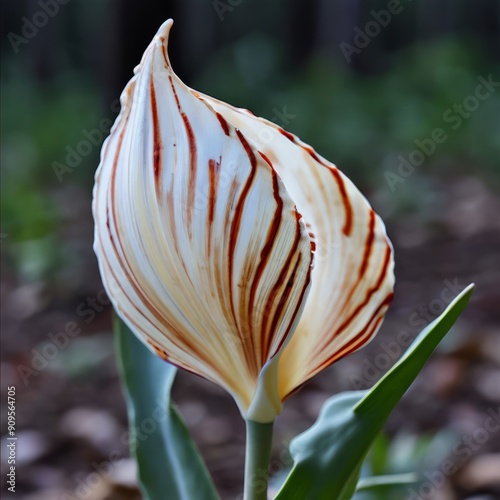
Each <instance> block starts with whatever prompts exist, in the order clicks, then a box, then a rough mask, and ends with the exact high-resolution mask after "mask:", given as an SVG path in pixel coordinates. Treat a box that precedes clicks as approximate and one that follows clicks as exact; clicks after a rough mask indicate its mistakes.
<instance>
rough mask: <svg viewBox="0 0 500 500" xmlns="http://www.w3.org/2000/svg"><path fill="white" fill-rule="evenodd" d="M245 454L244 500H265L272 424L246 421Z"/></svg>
mask: <svg viewBox="0 0 500 500" xmlns="http://www.w3.org/2000/svg"><path fill="white" fill-rule="evenodd" d="M246 424H247V444H246V454H245V497H244V498H245V500H267V480H268V475H269V458H270V457H271V443H272V437H273V422H271V423H269V424H261V423H259V422H254V421H252V420H247V421H246Z"/></svg>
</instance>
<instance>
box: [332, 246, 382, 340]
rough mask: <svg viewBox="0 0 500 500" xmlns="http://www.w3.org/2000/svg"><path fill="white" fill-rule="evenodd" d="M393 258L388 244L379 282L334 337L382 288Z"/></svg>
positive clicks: (336, 333)
mask: <svg viewBox="0 0 500 500" xmlns="http://www.w3.org/2000/svg"><path fill="white" fill-rule="evenodd" d="M390 258H391V248H390V247H389V245H388V244H387V246H386V250H385V258H384V264H383V265H382V268H381V270H380V274H379V276H378V279H377V282H376V283H375V285H374V286H372V287H371V288H370V289H369V290H368V291H367V293H366V296H365V299H364V300H363V302H362V303H361V304H359V305H358V306H357V307H356V309H354V311H353V312H352V313H351V315H350V316H349V317H348V318H347V319H346V320H345V321H344V322H343V323H342V324H341V325H340V326H339V328H337V330H336V332H335V333H334V334H333V337H332V338H335V337H336V336H337V335H340V334H341V333H342V332H343V331H344V330H345V329H346V328H347V327H348V326H349V325H350V324H351V322H352V321H353V320H354V318H355V317H356V316H357V315H358V314H359V313H360V312H361V310H362V309H363V307H365V306H366V305H367V304H368V302H369V301H370V299H371V297H372V295H373V294H374V293H375V292H376V291H377V290H378V289H379V288H380V286H381V285H382V282H383V280H384V278H385V277H386V273H387V267H388V266H389V262H390Z"/></svg>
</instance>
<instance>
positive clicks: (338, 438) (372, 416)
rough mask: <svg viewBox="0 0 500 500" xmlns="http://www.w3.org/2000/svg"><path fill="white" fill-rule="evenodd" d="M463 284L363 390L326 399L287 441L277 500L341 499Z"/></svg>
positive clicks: (462, 301)
mask: <svg viewBox="0 0 500 500" xmlns="http://www.w3.org/2000/svg"><path fill="white" fill-rule="evenodd" d="M473 288H474V286H473V285H469V286H468V287H467V288H466V289H465V290H464V291H463V292H462V293H460V294H459V295H458V296H457V297H456V298H455V299H454V300H453V301H452V302H451V304H450V305H449V306H448V307H447V308H446V310H445V311H444V312H443V314H441V316H439V317H438V318H437V319H435V320H434V321H433V322H432V323H430V324H429V325H428V326H427V327H426V328H425V329H424V330H423V331H422V332H421V333H420V334H419V335H418V336H417V338H416V339H415V340H414V342H413V343H412V345H411V346H410V347H409V348H408V350H407V351H406V353H405V354H404V355H403V356H402V357H401V359H400V360H399V361H398V362H397V363H396V364H395V365H394V366H393V367H392V368H391V369H390V370H389V372H388V373H387V374H386V375H385V376H384V377H383V378H382V379H381V380H380V381H379V382H377V383H376V384H375V386H374V387H372V388H371V389H369V390H366V391H355V392H345V393H342V394H338V395H336V396H333V397H332V398H330V399H328V400H327V401H326V403H325V405H324V406H323V408H322V410H321V412H320V415H319V417H318V420H317V421H316V422H315V423H314V424H313V425H312V427H310V428H309V429H308V430H307V431H305V432H304V433H302V434H300V435H299V436H297V437H296V438H295V439H293V441H292V442H291V445H290V453H291V455H292V457H293V459H294V466H293V468H292V471H291V472H290V474H289V476H288V478H287V480H286V481H285V483H284V484H283V486H282V488H281V490H280V492H279V493H278V495H277V496H276V499H277V500H294V499H297V500H299V499H300V500H347V499H349V498H351V497H352V495H353V494H354V492H355V490H356V483H357V480H358V477H359V471H360V468H361V465H362V463H363V460H364V458H365V456H366V453H367V452H368V450H369V448H370V446H371V444H372V442H373V440H374V439H375V437H376V436H377V434H378V433H379V432H380V430H381V429H382V427H383V426H384V424H385V422H386V420H387V418H388V417H389V414H390V413H391V411H392V410H393V408H394V407H395V406H396V404H397V403H398V401H399V400H400V399H401V398H402V397H403V395H404V394H405V392H406V391H407V390H408V388H409V387H410V385H411V384H412V382H413V381H414V380H415V378H416V377H417V375H418V373H419V372H420V370H421V369H422V367H423V366H424V364H425V363H426V361H427V360H428V358H429V356H430V355H431V354H432V353H433V351H434V349H435V348H436V347H437V345H438V344H439V342H440V341H441V340H442V339H443V337H444V336H445V335H446V333H447V332H448V331H449V330H450V328H451V327H452V326H453V324H454V323H455V321H456V320H457V318H458V316H459V315H460V313H461V312H462V311H463V310H464V308H465V306H466V305H467V303H468V301H469V298H470V296H471V294H472V290H473Z"/></svg>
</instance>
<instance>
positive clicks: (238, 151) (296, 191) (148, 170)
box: [93, 20, 394, 422]
mask: <svg viewBox="0 0 500 500" xmlns="http://www.w3.org/2000/svg"><path fill="white" fill-rule="evenodd" d="M171 26H172V20H169V21H167V22H166V23H165V24H163V26H162V27H161V28H160V30H159V32H158V34H157V35H156V36H155V38H154V40H153V41H152V43H151V44H150V46H149V47H148V48H147V50H146V52H145V54H144V56H143V58H142V61H141V63H140V65H139V66H138V67H137V68H136V70H135V73H136V74H135V76H134V78H132V80H131V81H130V82H129V84H128V85H127V87H126V88H125V90H124V92H123V95H122V111H121V113H120V115H119V117H118V118H117V121H116V123H115V125H114V127H113V129H112V131H111V134H110V137H109V138H108V139H107V141H106V143H105V145H104V146H103V151H102V158H101V164H100V167H99V169H98V172H97V174H96V183H95V190H94V203H93V212H94V218H95V224H96V230H95V251H96V254H97V256H98V260H99V265H100V270H101V275H102V279H103V282H104V285H105V287H106V290H107V291H108V294H109V296H110V299H111V301H112V302H113V305H114V307H115V309H116V312H117V313H118V314H119V315H120V317H121V318H122V319H123V320H124V321H125V322H126V323H127V324H128V326H129V327H130V328H131V329H132V331H133V332H134V333H135V334H136V335H137V336H138V337H139V338H140V339H141V340H143V341H144V342H145V343H146V344H147V345H148V346H149V347H150V348H151V350H153V351H155V352H156V353H157V354H158V355H159V356H161V357H163V358H164V359H165V360H167V361H169V362H170V363H173V364H175V365H177V366H179V367H182V368H184V369H186V370H189V371H191V372H194V373H197V374H199V375H202V376H203V377H206V378H207V379H209V380H211V381H213V382H215V383H216V384H219V385H220V386H222V387H224V388H225V389H226V390H227V391H229V392H230V393H231V394H232V395H233V397H234V399H235V400H236V402H237V404H238V406H239V408H240V411H241V413H242V415H243V416H244V417H245V418H249V419H252V420H255V421H258V422H270V421H272V420H273V419H274V418H275V416H276V415H277V414H278V413H279V412H280V410H281V406H282V401H283V400H284V399H285V398H286V397H287V396H289V395H290V394H291V393H292V392H294V391H295V390H296V389H298V388H299V387H300V386H301V385H302V384H303V383H304V382H306V381H307V380H308V379H310V378H311V377H313V376H314V375H315V374H316V373H318V372H319V371H321V370H322V369H324V368H326V367H327V366H329V365H330V364H331V363H333V362H334V361H337V360H338V359H340V358H342V357H343V356H346V355H347V354H349V353H351V352H353V351H355V350H357V349H359V348H360V347H362V346H363V345H364V344H366V343H367V342H368V341H369V340H370V339H371V338H372V337H373V336H374V335H375V333H376V332H377V330H378V328H379V327H380V324H381V322H382V319H383V316H384V313H385V312H386V310H387V308H388V306H389V303H390V301H391V298H392V289H393V284H394V276H393V256H392V247H391V244H390V242H389V240H388V238H387V235H386V232H385V228H384V225H383V223H382V221H381V220H380V218H379V217H378V216H377V215H376V214H375V213H374V211H373V209H372V208H371V207H370V205H369V204H368V202H367V201H366V199H365V198H364V197H363V195H362V194H361V193H360V192H359V191H358V189H357V188H356V187H355V186H354V185H353V183H352V182H351V181H350V180H349V179H348V178H347V177H346V176H345V175H344V174H343V173H342V172H340V171H339V170H338V169H337V168H336V167H335V166H334V165H333V164H331V163H330V162H328V161H326V160H325V159H324V158H322V157H321V156H319V155H318V154H317V153H315V152H314V150H313V149H312V148H311V147H310V146H308V145H306V144H304V143H303V142H302V141H300V140H299V139H298V138H297V137H295V136H294V135H292V134H290V133H288V132H286V131H284V130H283V129H282V128H280V127H278V126H277V125H275V124H273V123H271V122H269V121H267V120H264V119H262V118H257V117H255V116H254V115H252V114H251V113H250V112H249V111H246V110H243V109H237V108H234V107H232V106H230V105H228V104H226V103H223V102H221V101H218V100H216V99H213V98H211V97H208V96H205V95H203V94H200V93H198V92H195V91H193V90H192V89H190V88H189V87H187V86H186V85H184V84H183V83H182V82H181V81H180V79H179V78H178V77H177V76H176V75H175V73H174V72H173V70H172V68H171V65H170V62H169V59H168V55H167V44H168V36H169V31H170V28H171ZM256 71H258V68H256ZM313 260H314V266H313V264H312V263H313Z"/></svg>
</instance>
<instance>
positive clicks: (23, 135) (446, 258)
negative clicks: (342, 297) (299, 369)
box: [1, 0, 500, 500]
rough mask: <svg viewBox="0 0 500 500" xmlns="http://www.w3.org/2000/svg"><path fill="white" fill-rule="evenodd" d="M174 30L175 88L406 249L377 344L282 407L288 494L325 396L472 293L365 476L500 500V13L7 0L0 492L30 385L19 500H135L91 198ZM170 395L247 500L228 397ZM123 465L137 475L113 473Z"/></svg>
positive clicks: (182, 383)
mask: <svg viewBox="0 0 500 500" xmlns="http://www.w3.org/2000/svg"><path fill="white" fill-rule="evenodd" d="M169 17H172V18H174V20H175V24H174V28H173V31H172V38H171V51H170V54H171V60H172V64H173V66H174V68H175V70H176V71H177V73H178V74H179V76H180V77H181V78H183V79H184V81H185V82H186V83H188V84H189V85H190V86H192V87H194V88H196V89H198V90H200V91H203V92H205V93H207V94H210V95H213V96H215V97H217V98H219V99H222V100H226V101H228V102H230V103H232V104H234V105H237V106H241V107H245V108H249V109H251V110H252V111H253V112H254V113H255V114H257V115H261V116H264V117H266V118H268V119H271V120H273V121H276V122H277V123H279V124H280V125H281V126H283V127H284V128H285V129H287V130H290V131H291V132H294V133H296V134H298V135H299V136H300V137H301V138H302V139H303V140H304V141H306V142H308V143H310V144H311V145H312V146H313V147H314V148H316V150H317V151H318V152H320V153H321V154H322V155H324V156H325V157H327V158H328V159H330V160H332V161H333V162H335V163H336V164H337V165H338V166H339V167H340V168H341V169H342V170H343V171H344V172H345V173H346V174H347V175H348V176H349V177H351V178H352V179H353V180H354V182H355V183H356V184H357V185H358V186H359V187H360V189H361V190H362V191H363V192H364V193H365V194H366V196H367V197H368V199H369V200H370V201H371V203H372V204H373V205H374V207H375V209H376V210H377V211H378V212H379V213H380V214H381V216H382V217H383V218H384V220H385V221H386V224H387V226H388V231H389V235H390V237H391V238H392V240H393V242H394V246H395V250H396V272H397V288H396V297H395V302H394V304H393V307H392V308H391V310H390V312H389V314H388V317H387V321H386V322H385V323H384V326H383V328H382V331H381V333H380V334H379V335H378V336H377V338H376V339H375V340H374V341H373V342H372V343H371V344H370V345H369V346H368V347H367V348H366V349H364V350H362V351H360V352H358V353H356V354H355V355H353V356H351V357H349V358H347V359H345V360H343V361H341V362H340V363H338V364H337V365H335V366H333V367H331V368H330V369H328V370H327V371H326V372H325V373H323V374H322V375H321V376H319V377H317V378H315V379H314V380H313V381H311V382H310V383H309V384H308V385H307V387H305V388H304V389H303V390H302V391H301V392H300V393H298V394H297V395H296V396H294V397H293V398H292V399H291V400H290V401H289V402H288V403H287V405H286V407H285V408H286V409H285V411H284V413H283V415H282V416H281V417H280V419H279V420H278V423H277V426H276V435H275V438H276V439H275V449H274V455H273V461H272V464H271V465H272V473H273V474H274V476H275V478H277V479H279V476H280V475H281V474H283V473H284V472H285V471H286V470H287V468H288V467H289V466H290V460H289V456H288V455H287V453H286V448H287V443H288V442H289V440H290V439H291V438H292V437H293V436H294V435H295V434H297V433H298V432H300V431H302V430H304V429H306V428H307V427H308V426H309V425H311V423H312V422H313V421H314V420H315V417H316V416H317V413H318V411H319V408H320V407H321V404H322V403H323V401H324V400H325V399H326V398H327V397H328V396H330V395H331V394H333V393H335V392H338V391H342V390H352V389H362V388H366V387H368V386H370V385H371V384H372V383H373V382H374V381H375V380H377V379H378V378H379V377H380V376H381V375H382V374H383V373H384V372H385V371H386V369H387V367H388V366H389V365H390V364H392V363H393V362H394V361H395V360H396V359H397V357H398V356H399V353H400V352H402V350H403V349H404V345H403V344H404V342H403V341H402V338H403V337H404V336H405V333H408V334H410V335H411V336H414V335H415V334H416V333H417V332H418V331H419V330H420V329H421V328H422V327H423V326H425V325H426V324H427V323H428V322H429V321H430V320H432V318H434V317H435V316H437V315H438V314H439V313H441V312H442V310H443V309H444V307H445V306H446V304H447V303H448V302H449V301H450V300H451V298H452V297H453V296H454V295H456V294H457V293H458V292H459V291H460V290H461V289H462V288H464V287H465V286H466V285H467V284H468V283H469V282H471V281H474V282H475V283H476V285H477V289H476V292H475V294H474V296H473V299H472V302H471V304H470V306H469V308H468V309H467V310H466V312H465V314H464V316H463V317H462V319H461V320H460V322H459V324H458V325H457V326H456V327H455V328H454V330H453V331H452V332H451V333H450V335H449V336H448V338H447V340H446V341H445V343H444V344H443V345H442V346H441V347H440V349H439V351H438V352H437V353H436V354H435V355H434V357H433V358H432V359H431V361H430V362H429V363H428V365H427V366H426V368H425V370H424V371H423V372H422V374H421V376H420V377H419V379H418V381H417V382H416V383H415V384H414V386H413V387H412V389H411V390H410V391H409V394H407V395H406V397H405V398H404V400H403V401H402V402H401V404H400V405H399V406H398V408H397V410H396V411H395V413H394V414H393V416H392V417H391V419H390V421H389V423H388V425H387V428H386V432H385V434H384V436H381V437H380V439H379V441H378V442H377V443H376V446H375V448H374V451H373V453H372V454H371V456H370V461H369V464H368V465H367V467H368V468H369V469H370V468H371V470H372V472H376V473H384V472H396V471H406V470H411V469H412V468H414V467H418V468H419V470H420V471H421V474H422V483H421V484H420V485H417V486H415V488H414V489H413V490H410V489H408V488H406V489H402V490H400V491H398V492H392V493H391V492H385V493H383V494H382V496H381V497H380V498H396V499H401V498H409V499H410V498H436V499H443V500H448V499H450V500H453V499H461V498H469V499H472V498H474V499H482V500H489V499H499V498H500V483H499V477H500V474H499V472H498V471H500V430H497V431H494V430H492V426H489V427H488V425H487V423H488V422H491V421H494V420H495V419H496V421H497V422H498V423H500V414H499V411H500V331H499V325H500V198H499V191H500V85H499V83H497V82H500V1H498V0H441V1H431V0H413V1H411V0H380V1H379V0H373V1H361V0H330V1H329V0H312V1H307V2H306V1H299V0H294V1H291V0H288V1H286V0H274V1H269V0H268V1H265V0H216V1H212V0H183V1H181V0H165V1H159V0H142V1H141V2H139V1H132V0H100V1H97V0H85V1H83V0H15V1H14V0H11V1H7V0H5V1H3V2H2V48H1V57H2V75H1V92H2V109H1V125H2V138H1V154H2V191H1V195H2V196H1V198H2V199H1V209H2V223H1V224H2V225H1V249H2V260H1V269H2V281H1V283H2V292H1V294H2V295H1V297H2V358H1V375H2V386H1V398H2V408H3V410H2V421H1V431H2V436H3V440H2V457H3V459H2V491H3V492H4V493H5V490H4V489H5V488H6V482H5V480H4V478H5V476H4V472H5V470H6V469H5V456H4V453H5V450H6V447H5V444H6V442H5V435H4V433H5V432H6V428H7V425H6V415H5V407H4V406H5V405H4V402H5V401H6V397H7V396H6V390H7V389H6V388H7V387H8V386H12V385H14V386H16V390H17V396H16V397H17V433H18V434H17V435H18V441H17V443H18V467H17V491H18V493H17V494H16V495H15V496H13V498H23V499H26V500H54V499H62V498H66V499H75V498H77V499H84V498H85V499H92V500H114V499H138V498H140V495H139V493H138V490H137V487H136V484H135V479H134V464H133V462H132V461H131V460H130V459H129V458H127V457H128V451H127V448H126V446H125V444H124V442H125V440H124V439H123V435H124V432H126V413H125V405H124V402H123V399H122V395H121V391H120V384H119V380H118V376H117V370H116V367H115V359H114V353H113V338H112V334H111V311H110V308H109V305H108V301H107V299H106V297H105V294H104V293H103V291H102V285H101V282H100V278H99V274H98V271H97V265H96V260H95V257H94V254H93V252H92V239H93V223H92V218H91V213H90V202H91V190H92V183H93V175H94V171H95V169H96V167H97V164H98V162H99V150H100V145H101V142H102V140H103V139H104V137H105V136H106V135H107V133H108V131H109V128H110V125H111V123H112V120H113V119H114V117H115V116H116V113H117V111H118V109H119V106H118V103H117V98H118V96H119V94H120V92H121V89H122V88H123V87H124V85H125V83H126V82H127V81H128V79H129V78H130V77H131V76H132V70H133V68H134V66H135V65H136V64H138V62H139V60H140V57H141V54H142V52H143V50H144V49H145V48H146V46H147V45H148V43H149V42H150V40H151V38H152V37H153V35H154V34H155V32H156V30H157V29H158V27H159V26H160V24H161V23H162V22H163V21H164V20H165V19H167V18H169ZM174 397H175V400H176V401H177V403H178V405H179V407H180V409H181V411H182V412H183V414H184V416H185V418H186V420H187V422H188V425H189V426H190V428H191V430H192V432H193V435H194V436H195V439H196V441H197V443H198V444H199V446H200V448H201V451H202V452H203V454H204V457H205V459H206V461H207V463H208V466H209V468H210V470H211V472H212V473H213V475H214V478H215V481H216V483H217V486H218V487H219V489H220V492H221V494H222V496H223V498H227V499H233V498H239V496H238V495H239V494H240V484H241V481H242V475H243V468H242V466H243V445H244V437H243V436H244V434H243V423H242V422H241V420H240V419H239V416H238V413H237V410H236V408H235V406H234V404H233V402H232V401H231V400H230V398H229V396H227V395H226V394H224V393H223V392H221V391H220V390H218V389H217V388H216V387H214V386H213V385H211V384H209V383H207V382H205V381H203V380H200V379H198V378H196V377H194V376H191V375H188V374H180V375H179V376H178V380H177V383H176V385H175V389H174ZM488 418H490V420H487V419H488ZM492 419H493V420H492ZM497 427H498V426H497ZM112 453H116V454H118V455H119V456H120V457H123V459H122V460H120V461H116V462H113V463H112V464H111V466H110V467H109V470H108V469H106V468H105V467H104V465H103V464H106V463H109V461H110V456H111V454H112ZM447 463H448V467H447V468H446V466H445V464H447ZM450 463H451V465H452V466H449V464H450ZM445 469H446V470H445ZM99 471H100V472H99ZM65 495H66V496H65ZM391 495H393V496H391ZM166 498H167V497H166ZM363 498H365V499H366V498H368V497H367V496H365V497H363ZM369 498H373V497H369Z"/></svg>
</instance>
